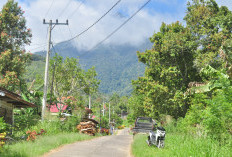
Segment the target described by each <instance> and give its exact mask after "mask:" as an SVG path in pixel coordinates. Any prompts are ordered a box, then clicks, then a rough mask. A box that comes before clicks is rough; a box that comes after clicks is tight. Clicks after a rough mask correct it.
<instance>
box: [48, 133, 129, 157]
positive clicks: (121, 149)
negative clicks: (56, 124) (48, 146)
mask: <svg viewBox="0 0 232 157" xmlns="http://www.w3.org/2000/svg"><path fill="white" fill-rule="evenodd" d="M132 140H133V137H132V135H129V133H128V129H124V130H120V131H119V132H118V135H112V136H104V137H99V138H96V139H92V140H89V141H81V142H76V143H74V144H69V145H65V146H64V147H61V148H59V149H58V150H54V151H52V152H51V153H49V154H47V155H45V157H130V145H131V142H132Z"/></svg>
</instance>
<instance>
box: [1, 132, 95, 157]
mask: <svg viewBox="0 0 232 157" xmlns="http://www.w3.org/2000/svg"><path fill="white" fill-rule="evenodd" d="M92 138H94V137H93V136H88V135H84V134H79V133H60V134H56V135H47V136H46V135H45V136H41V137H39V138H38V139H36V140H35V141H34V142H32V141H29V142H28V141H22V142H18V143H16V144H13V145H6V146H5V150H4V152H3V153H0V156H1V157H37V156H41V155H43V154H44V153H46V152H49V151H50V150H52V149H55V148H57V147H59V146H61V145H64V144H69V143H73V142H75V141H82V140H88V139H92Z"/></svg>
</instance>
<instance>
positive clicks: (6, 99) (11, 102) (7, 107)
mask: <svg viewBox="0 0 232 157" xmlns="http://www.w3.org/2000/svg"><path fill="white" fill-rule="evenodd" d="M27 107H37V106H36V105H35V104H33V103H30V102H27V101H25V100H23V99H22V97H21V96H20V95H18V94H15V93H13V92H10V91H8V90H6V89H4V88H2V87H0V117H4V120H5V122H6V123H8V124H11V125H13V123H14V115H13V109H14V108H27Z"/></svg>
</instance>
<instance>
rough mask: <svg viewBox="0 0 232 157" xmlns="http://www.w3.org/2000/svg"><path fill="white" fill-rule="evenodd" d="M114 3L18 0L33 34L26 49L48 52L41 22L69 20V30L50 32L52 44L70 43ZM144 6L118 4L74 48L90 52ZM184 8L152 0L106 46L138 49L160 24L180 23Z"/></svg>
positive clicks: (135, 1)
mask: <svg viewBox="0 0 232 157" xmlns="http://www.w3.org/2000/svg"><path fill="white" fill-rule="evenodd" d="M53 1H54V2H53ZM117 1H118V0H49V1H48V0H18V2H19V5H20V6H21V7H22V8H23V9H24V10H25V17H26V20H27V26H28V27H29V28H31V29H32V34H33V37H32V43H31V45H30V46H27V47H26V49H27V50H31V51H32V52H34V51H38V50H46V49H47V46H46V43H47V29H48V25H44V24H43V23H42V22H43V18H45V19H46V21H48V20H50V19H51V20H53V22H55V20H56V19H59V22H65V21H66V19H68V20H69V26H66V25H57V26H55V27H54V29H53V30H52V42H53V43H58V42H61V41H64V40H67V39H70V38H71V37H73V36H75V35H77V34H78V33H80V32H82V31H83V30H85V29H86V28H87V27H89V26H90V25H92V24H93V23H94V22H95V21H96V20H97V19H98V18H100V17H101V16H102V15H103V14H104V13H105V12H106V11H107V10H108V9H109V8H111V7H112V6H113V4H115V3H116V2H117ZM182 1H184V0H182ZM52 2H53V4H52ZM145 2H146V0H121V2H120V3H119V4H118V5H117V6H116V7H115V8H114V9H113V10H112V11H111V12H110V13H109V14H108V15H107V16H105V17H104V18H103V19H102V20H101V21H99V22H98V23H97V24H96V25H95V26H94V27H92V28H91V29H90V30H88V31H87V32H86V33H85V34H83V35H82V36H80V37H79V38H78V39H76V40H75V42H73V44H75V46H76V47H77V48H79V49H91V48H92V47H94V46H95V45H96V44H97V43H99V42H100V41H101V40H103V39H104V38H105V37H106V36H107V35H108V34H110V33H111V32H112V31H114V30H115V29H116V28H117V27H118V26H119V25H121V24H122V23H123V22H124V21H125V20H126V19H127V18H128V17H129V16H131V15H132V14H133V13H134V12H135V11H137V10H138V8H139V7H141V6H142V5H143V4H144V3H145ZM4 3H6V0H1V1H0V6H2V5H3V4H4ZM51 4H52V6H51ZM184 5H185V3H179V2H178V0H169V1H168V0H152V1H151V2H150V3H149V4H148V5H147V6H146V7H145V8H144V9H143V10H142V11H141V12H139V13H138V14H137V15H136V16H135V17H134V18H133V19H132V20H131V21H129V22H128V23H127V24H126V25H125V26H124V27H122V29H120V30H119V31H118V32H117V33H115V34H114V35H113V36H112V37H111V38H109V39H108V40H107V41H106V43H110V44H125V43H129V44H136V45H138V44H140V43H142V42H144V40H145V39H148V38H149V37H150V36H152V34H153V33H154V31H158V30H159V27H160V25H161V23H162V22H166V23H171V22H174V21H176V20H179V21H181V20H182V19H183V15H184V11H185V10H184V9H180V8H183V6H184ZM166 7H168V8H166ZM172 8H173V9H172ZM175 9H176V10H175ZM169 10H171V11H172V12H170V11H169ZM72 13H73V14H72ZM41 46H42V47H41ZM38 47H40V48H38ZM36 48H38V49H36Z"/></svg>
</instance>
